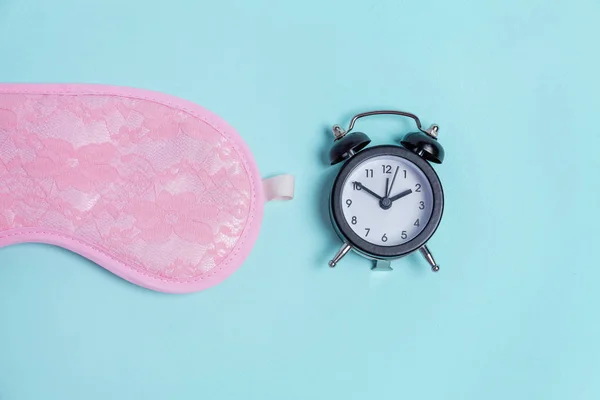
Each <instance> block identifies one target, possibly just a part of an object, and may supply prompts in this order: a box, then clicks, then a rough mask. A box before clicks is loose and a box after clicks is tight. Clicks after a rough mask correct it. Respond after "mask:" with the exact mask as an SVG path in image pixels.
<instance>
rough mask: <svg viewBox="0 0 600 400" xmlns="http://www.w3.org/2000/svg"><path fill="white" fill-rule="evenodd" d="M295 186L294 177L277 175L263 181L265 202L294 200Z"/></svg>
mask: <svg viewBox="0 0 600 400" xmlns="http://www.w3.org/2000/svg"><path fill="white" fill-rule="evenodd" d="M294 185H295V179H294V175H277V176H274V177H272V178H267V179H263V191H264V193H265V201H272V200H291V199H293V198H294Z"/></svg>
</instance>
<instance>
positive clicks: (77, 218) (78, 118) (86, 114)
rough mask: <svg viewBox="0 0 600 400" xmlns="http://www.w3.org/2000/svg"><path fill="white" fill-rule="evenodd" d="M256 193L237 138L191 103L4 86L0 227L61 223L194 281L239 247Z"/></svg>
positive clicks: (66, 230) (151, 267) (166, 273)
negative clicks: (179, 105) (196, 112)
mask: <svg viewBox="0 0 600 400" xmlns="http://www.w3.org/2000/svg"><path fill="white" fill-rule="evenodd" d="M252 201H253V199H252V183H251V179H250V176H249V174H248V171H247V170H246V168H245V165H244V161H243V159H242V158H241V156H240V155H239V154H238V153H237V152H236V149H235V148H234V147H233V145H232V143H231V142H230V141H229V140H228V139H227V138H225V137H224V136H223V135H221V133H219V132H218V131H217V130H216V129H214V128H213V127H211V126H210V125H209V124H207V123H206V122H204V121H202V120H200V119H199V118H197V117H195V116H192V115H190V114H188V113H187V112H185V111H182V110H179V109H174V108H171V107H169V106H166V105H163V104H160V103H157V102H153V101H150V100H144V99H136V98H128V97H119V96H109V95H91V94H90V95H81V94H78V95H50V94H48V95H44V94H40V95H32V94H26V95H23V94H0V231H6V230H9V229H14V228H43V229H48V230H52V231H55V232H60V233H62V234H65V235H69V236H71V237H76V238H78V239H80V240H83V241H85V242H86V243H89V244H91V245H94V246H96V247H99V248H102V249H105V250H106V251H107V252H109V253H110V254H112V255H113V256H115V257H117V258H118V259H119V260H121V261H123V262H126V263H128V264H131V265H134V266H136V268H140V269H142V270H143V271H144V272H145V273H149V274H152V275H154V276H157V277H160V278H162V279H169V280H175V281H187V280H192V279H196V278H198V277H200V276H201V275H203V274H205V273H207V272H210V271H211V270H213V269H215V267H217V266H218V265H219V264H220V263H221V262H222V261H223V260H224V259H225V258H227V257H228V255H230V253H231V252H232V251H233V249H234V248H235V246H236V243H237V242H238V240H239V238H240V236H241V235H242V232H243V230H244V228H245V226H246V223H247V220H248V218H249V215H250V208H251V206H252Z"/></svg>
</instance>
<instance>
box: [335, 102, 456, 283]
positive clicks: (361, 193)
mask: <svg viewBox="0 0 600 400" xmlns="http://www.w3.org/2000/svg"><path fill="white" fill-rule="evenodd" d="M382 114H391V115H400V116H403V117H408V118H412V119H413V120H414V121H415V122H416V124H417V128H418V129H419V131H418V132H412V133H408V134H406V135H405V136H404V137H403V138H402V140H401V141H400V144H401V145H382V146H373V147H367V146H368V145H369V143H370V142H371V140H370V139H369V137H368V136H367V135H366V134H364V133H362V132H353V133H351V132H350V131H352V129H353V128H354V124H355V123H356V121H357V120H358V119H360V118H363V117H367V116H372V115H382ZM438 131H439V127H438V126H437V125H432V126H431V127H430V128H429V129H426V130H425V129H423V128H422V127H421V121H420V120H419V118H418V117H417V116H416V115H414V114H411V113H407V112H403V111H387V110H385V111H370V112H365V113H361V114H358V115H355V116H354V117H353V118H352V120H351V121H350V126H349V127H348V129H347V130H344V129H342V128H341V127H340V126H339V125H335V126H334V127H333V134H334V136H335V140H334V144H333V147H332V148H331V151H330V153H329V155H330V159H331V165H335V164H339V163H342V162H343V163H344V164H343V165H342V167H341V168H340V170H339V172H338V174H337V176H336V178H335V181H334V182H333V187H332V190H331V196H330V202H329V206H330V208H329V212H330V216H331V223H332V225H333V227H334V229H335V231H336V233H337V234H338V236H339V237H340V239H341V240H342V241H343V245H342V247H341V248H340V250H339V251H338V252H337V254H336V255H335V257H334V258H333V259H332V260H331V261H330V262H329V266H330V267H335V266H336V265H337V264H338V262H339V261H340V260H341V259H342V258H343V257H344V256H345V255H346V254H347V253H348V252H349V251H350V250H354V251H355V252H357V253H359V254H361V255H362V256H364V257H367V258H370V259H372V260H375V264H374V266H373V268H372V269H373V270H376V271H389V270H391V269H392V268H391V261H392V260H394V259H398V258H401V257H404V256H406V255H408V254H410V253H412V252H414V251H417V250H419V251H420V252H421V253H422V254H423V256H424V257H425V259H426V260H427V262H428V263H429V264H430V265H431V268H432V270H433V271H436V272H437V271H438V270H439V265H438V264H437V263H436V261H435V259H434V258H433V255H432V254H431V252H430V251H429V249H428V247H427V241H428V240H429V239H430V238H431V236H432V235H433V234H434V233H435V231H436V229H437V227H438V226H439V224H440V221H441V219H442V213H443V210H444V192H443V190H442V184H441V182H440V179H439V177H438V175H437V174H436V172H435V171H434V169H433V167H432V166H431V164H430V163H437V164H441V163H442V161H443V160H444V149H443V147H442V146H441V145H440V144H439V142H438V139H437V136H438Z"/></svg>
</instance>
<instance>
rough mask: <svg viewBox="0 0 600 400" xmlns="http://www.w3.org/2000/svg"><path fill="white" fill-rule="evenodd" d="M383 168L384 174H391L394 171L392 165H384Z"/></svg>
mask: <svg viewBox="0 0 600 400" xmlns="http://www.w3.org/2000/svg"><path fill="white" fill-rule="evenodd" d="M381 169H382V170H383V173H384V174H391V173H392V166H391V165H382V166H381Z"/></svg>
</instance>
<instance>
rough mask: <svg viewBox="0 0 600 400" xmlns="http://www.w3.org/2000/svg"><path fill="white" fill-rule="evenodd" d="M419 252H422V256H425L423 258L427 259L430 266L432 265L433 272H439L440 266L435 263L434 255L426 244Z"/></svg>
mask: <svg viewBox="0 0 600 400" xmlns="http://www.w3.org/2000/svg"><path fill="white" fill-rule="evenodd" d="M419 250H421V254H422V255H423V257H425V259H426V260H427V262H428V263H429V265H431V270H432V271H433V272H438V271H439V270H440V266H439V265H438V263H436V262H435V259H434V258H433V255H432V254H431V252H430V251H429V248H428V247H427V245H425V244H424V245H423V246H421V247H420V248H419Z"/></svg>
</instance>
